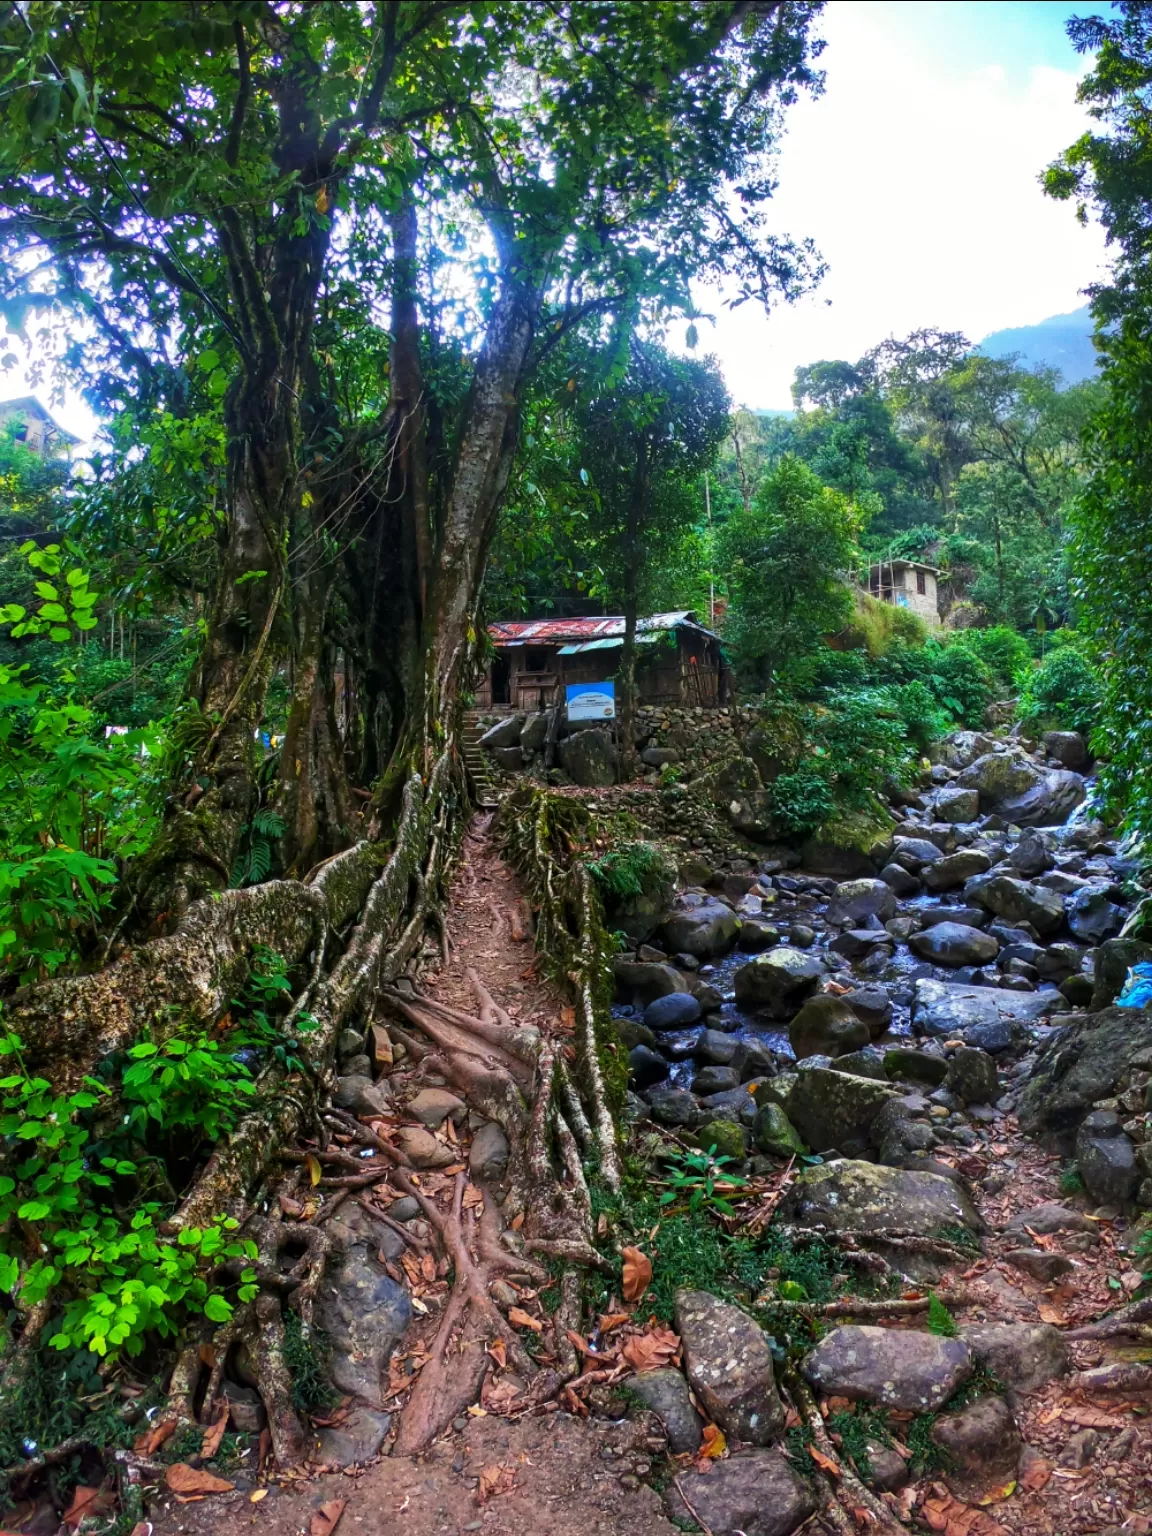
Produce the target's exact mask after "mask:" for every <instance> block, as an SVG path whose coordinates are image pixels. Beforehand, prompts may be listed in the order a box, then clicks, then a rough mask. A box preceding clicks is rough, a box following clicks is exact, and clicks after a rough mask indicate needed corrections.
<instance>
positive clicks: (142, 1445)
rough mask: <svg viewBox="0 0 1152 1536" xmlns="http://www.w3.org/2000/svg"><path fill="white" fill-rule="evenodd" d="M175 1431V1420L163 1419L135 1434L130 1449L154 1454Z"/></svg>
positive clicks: (139, 1453) (138, 1454)
mask: <svg viewBox="0 0 1152 1536" xmlns="http://www.w3.org/2000/svg"><path fill="white" fill-rule="evenodd" d="M213 1363H215V1362H213ZM175 1433H176V1420H175V1419H165V1420H164V1421H163V1422H162V1423H160V1424H154V1425H153V1426H152V1428H151V1429H146V1430H145V1431H144V1433H143V1434H142V1435H137V1436H136V1439H135V1441H134V1442H133V1445H132V1449H133V1450H134V1451H135V1452H136V1454H137V1456H155V1454H156V1452H157V1451H158V1450H159V1449H160V1447H161V1446H162V1445H163V1444H164V1442H165V1440H168V1439H170V1438H171V1437H172V1436H173V1435H174V1434H175Z"/></svg>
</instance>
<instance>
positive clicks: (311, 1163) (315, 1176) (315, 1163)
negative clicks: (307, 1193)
mask: <svg viewBox="0 0 1152 1536" xmlns="http://www.w3.org/2000/svg"><path fill="white" fill-rule="evenodd" d="M304 1166H305V1168H307V1170H308V1177H309V1178H310V1179H311V1180H312V1188H313V1189H315V1188H316V1186H317V1184H319V1182H320V1178H321V1169H320V1159H319V1158H318V1157H316V1156H315V1155H314V1154H313V1153H311V1152H309V1153H308V1155H307V1157H306V1158H305V1159H304Z"/></svg>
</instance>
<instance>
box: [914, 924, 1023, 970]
mask: <svg viewBox="0 0 1152 1536" xmlns="http://www.w3.org/2000/svg"><path fill="white" fill-rule="evenodd" d="M908 948H909V949H910V950H911V951H912V953H913V954H915V955H919V957H920V959H921V960H930V961H931V962H932V963H933V964H934V965H949V966H960V965H987V964H988V962H989V961H991V960H995V958H996V956H997V955H998V954H999V953H1000V945H999V943H998V942H997V940H996V939H994V938H993V937H992V935H991V934H990V933H984V932H983V931H982V930H981V929H979V928H969V927H967V926H965V925H964V924H963V923H936V924H934V925H933V926H932V927H931V928H925V929H924V930H923V931H922V932H921V933H914V934H913V935H912V937H911V938H910V939H909V940H908Z"/></svg>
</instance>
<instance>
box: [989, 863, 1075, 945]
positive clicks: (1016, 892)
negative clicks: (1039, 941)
mask: <svg viewBox="0 0 1152 1536" xmlns="http://www.w3.org/2000/svg"><path fill="white" fill-rule="evenodd" d="M976 900H977V901H978V902H979V903H980V905H981V906H982V907H987V908H988V910H989V911H990V912H995V913H996V915H997V917H1002V918H1004V919H1005V920H1006V921H1007V922H1009V923H1030V924H1031V925H1032V927H1033V928H1034V929H1035V930H1036V932H1037V933H1040V934H1044V933H1052V932H1053V931H1054V930H1055V929H1057V928H1059V926H1060V924H1061V923H1062V922H1063V921H1064V898H1063V897H1062V896H1061V895H1060V894H1059V893H1058V892H1057V891H1049V890H1046V889H1045V888H1044V886H1042V885H1033V884H1031V883H1030V882H1029V881H1027V880H1014V879H1013V878H1012V876H1011V875H993V876H992V877H991V878H990V879H988V880H986V881H984V882H983V883H982V884H981V885H980V888H979V890H978V891H977V892H976Z"/></svg>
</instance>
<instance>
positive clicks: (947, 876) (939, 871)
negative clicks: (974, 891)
mask: <svg viewBox="0 0 1152 1536" xmlns="http://www.w3.org/2000/svg"><path fill="white" fill-rule="evenodd" d="M991 867H992V861H991V859H989V857H988V855H987V854H986V853H985V852H984V850H983V849H982V848H960V849H958V850H957V851H956V852H955V853H948V854H945V855H944V857H943V858H942V859H940V860H939V861H938V862H937V863H935V864H933V865H931V866H930V867H929V868H928V869H926V870H925V871H924V876H923V878H924V884H925V887H926V888H927V889H928V890H930V891H933V892H938V891H951V890H954V889H955V887H956V886H958V885H963V884H964V883H965V881H967V880H971V879H972V877H973V876H974V875H982V874H983V873H984V872H985V870H988V869H990V868H991Z"/></svg>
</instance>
